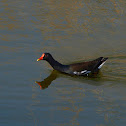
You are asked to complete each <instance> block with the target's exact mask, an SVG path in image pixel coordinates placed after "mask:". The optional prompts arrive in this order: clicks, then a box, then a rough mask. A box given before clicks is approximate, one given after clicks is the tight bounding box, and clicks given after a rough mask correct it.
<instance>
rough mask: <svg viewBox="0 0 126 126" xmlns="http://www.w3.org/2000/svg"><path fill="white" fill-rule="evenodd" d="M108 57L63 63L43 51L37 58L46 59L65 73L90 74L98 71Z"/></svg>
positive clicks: (54, 67) (56, 68)
mask: <svg viewBox="0 0 126 126" xmlns="http://www.w3.org/2000/svg"><path fill="white" fill-rule="evenodd" d="M107 59H108V58H103V57H100V58H98V59H95V60H93V61H88V62H82V63H75V64H69V65H63V64H61V63H59V62H58V61H56V60H55V59H54V58H53V57H52V55H51V54H50V53H43V54H42V56H41V57H40V58H39V59H37V61H39V60H46V61H47V62H48V63H49V64H50V65H51V66H52V67H53V69H55V70H57V71H60V72H63V73H67V74H70V75H80V76H84V75H86V76H88V75H89V74H93V73H96V72H98V71H99V69H100V68H101V67H102V65H103V64H104V63H105V62H106V60H107Z"/></svg>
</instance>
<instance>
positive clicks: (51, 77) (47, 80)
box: [36, 70, 58, 89]
mask: <svg viewBox="0 0 126 126" xmlns="http://www.w3.org/2000/svg"><path fill="white" fill-rule="evenodd" d="M57 76H58V74H57V71H55V70H53V71H52V73H51V74H50V75H49V76H48V77H47V78H45V79H44V80H43V81H40V82H39V81H36V83H37V84H38V85H39V86H40V89H46V88H48V86H49V85H50V84H51V83H52V81H53V80H55V79H56V78H57Z"/></svg>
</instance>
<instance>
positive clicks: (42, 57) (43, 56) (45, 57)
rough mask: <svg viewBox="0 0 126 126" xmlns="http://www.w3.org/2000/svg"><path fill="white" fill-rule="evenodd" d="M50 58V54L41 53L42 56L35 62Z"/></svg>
mask: <svg viewBox="0 0 126 126" xmlns="http://www.w3.org/2000/svg"><path fill="white" fill-rule="evenodd" d="M51 57H52V55H51V54H50V53H43V54H42V56H41V57H40V58H39V59H37V61H40V60H48V59H49V58H51Z"/></svg>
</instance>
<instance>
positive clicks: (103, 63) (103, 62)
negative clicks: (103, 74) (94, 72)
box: [98, 61, 106, 69]
mask: <svg viewBox="0 0 126 126" xmlns="http://www.w3.org/2000/svg"><path fill="white" fill-rule="evenodd" d="M105 62H106V61H104V62H103V63H102V64H101V65H100V66H99V67H98V69H101V67H102V66H103V65H104V63H105Z"/></svg>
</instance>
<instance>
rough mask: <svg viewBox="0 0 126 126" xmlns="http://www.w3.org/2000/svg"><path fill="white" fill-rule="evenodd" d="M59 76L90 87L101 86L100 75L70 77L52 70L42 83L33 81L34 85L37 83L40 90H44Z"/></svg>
mask: <svg viewBox="0 0 126 126" xmlns="http://www.w3.org/2000/svg"><path fill="white" fill-rule="evenodd" d="M61 76H62V77H68V78H71V77H72V80H75V81H78V82H83V83H88V84H90V85H95V86H99V85H102V84H101V83H98V82H99V81H100V80H101V79H100V78H101V76H102V74H101V73H97V74H93V75H92V76H75V75H74V76H71V75H66V74H62V73H60V72H58V71H56V70H53V71H52V72H51V74H50V75H49V76H48V77H47V78H45V79H44V80H43V81H35V83H37V84H38V85H39V86H40V89H46V88H48V86H49V85H50V84H51V83H52V81H54V80H55V79H56V78H58V77H61ZM90 80H92V81H93V83H92V82H90Z"/></svg>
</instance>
